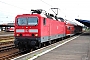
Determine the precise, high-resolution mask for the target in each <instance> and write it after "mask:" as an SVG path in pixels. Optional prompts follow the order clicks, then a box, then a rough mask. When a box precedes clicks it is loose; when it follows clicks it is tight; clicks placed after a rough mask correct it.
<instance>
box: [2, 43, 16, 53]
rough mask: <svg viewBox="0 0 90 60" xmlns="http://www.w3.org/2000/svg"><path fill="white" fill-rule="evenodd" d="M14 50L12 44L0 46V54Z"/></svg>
mask: <svg viewBox="0 0 90 60" xmlns="http://www.w3.org/2000/svg"><path fill="white" fill-rule="evenodd" d="M14 48H15V45H14V44H8V45H2V46H0V52H4V51H8V50H10V49H14Z"/></svg>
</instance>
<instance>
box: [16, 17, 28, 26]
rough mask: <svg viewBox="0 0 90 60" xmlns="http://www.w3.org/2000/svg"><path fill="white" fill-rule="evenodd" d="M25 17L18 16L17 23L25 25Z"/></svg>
mask: <svg viewBox="0 0 90 60" xmlns="http://www.w3.org/2000/svg"><path fill="white" fill-rule="evenodd" d="M26 20H27V19H26V18H18V19H17V23H18V25H27V21H26Z"/></svg>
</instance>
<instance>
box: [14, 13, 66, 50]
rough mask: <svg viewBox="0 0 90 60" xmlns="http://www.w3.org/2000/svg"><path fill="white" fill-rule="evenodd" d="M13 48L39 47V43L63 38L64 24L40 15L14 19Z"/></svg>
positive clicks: (21, 16) (22, 16)
mask: <svg viewBox="0 0 90 60" xmlns="http://www.w3.org/2000/svg"><path fill="white" fill-rule="evenodd" d="M14 36H15V41H14V43H15V46H16V47H17V48H19V50H24V49H30V48H33V47H40V46H41V43H44V42H50V41H51V40H53V39H57V38H62V37H65V22H61V21H57V20H54V19H52V18H47V17H43V16H42V15H41V14H22V15H17V16H16V19H15V31H14Z"/></svg>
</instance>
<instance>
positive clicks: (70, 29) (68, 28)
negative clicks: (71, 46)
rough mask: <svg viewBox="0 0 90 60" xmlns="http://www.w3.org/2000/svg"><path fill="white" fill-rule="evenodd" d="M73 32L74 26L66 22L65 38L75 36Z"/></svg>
mask: <svg viewBox="0 0 90 60" xmlns="http://www.w3.org/2000/svg"><path fill="white" fill-rule="evenodd" d="M74 31H75V28H74V24H71V23H70V22H66V36H72V35H74V34H75V33H74Z"/></svg>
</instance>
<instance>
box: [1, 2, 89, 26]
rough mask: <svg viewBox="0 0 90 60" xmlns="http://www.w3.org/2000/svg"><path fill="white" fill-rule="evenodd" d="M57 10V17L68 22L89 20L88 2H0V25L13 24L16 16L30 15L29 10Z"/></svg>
mask: <svg viewBox="0 0 90 60" xmlns="http://www.w3.org/2000/svg"><path fill="white" fill-rule="evenodd" d="M50 8H59V11H58V13H59V16H61V17H63V18H66V19H68V20H73V21H74V19H75V18H80V19H88V20H90V17H89V16H90V0H0V24H1V23H7V22H13V21H14V19H15V16H16V15H17V14H24V13H30V10H31V9H44V10H46V11H48V12H52V11H51V10H50Z"/></svg>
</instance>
